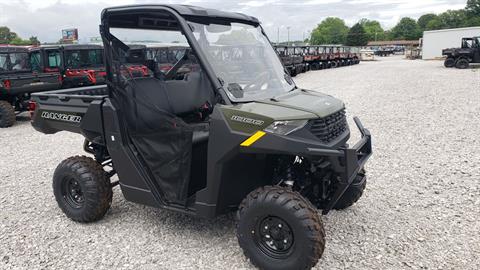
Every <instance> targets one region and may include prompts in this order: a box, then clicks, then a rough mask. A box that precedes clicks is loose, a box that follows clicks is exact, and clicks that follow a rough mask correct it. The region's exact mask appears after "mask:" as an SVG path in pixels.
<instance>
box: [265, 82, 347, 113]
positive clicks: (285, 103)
mask: <svg viewBox="0 0 480 270" xmlns="http://www.w3.org/2000/svg"><path fill="white" fill-rule="evenodd" d="M257 102H258V103H261V104H268V105H274V106H278V107H283V108H287V109H292V110H296V111H299V112H302V113H304V114H313V115H315V116H316V117H320V118H323V117H326V116H328V115H330V114H332V113H335V112H338V111H339V110H341V109H344V108H345V104H344V103H343V102H342V101H340V100H338V99H336V98H334V97H332V96H330V95H326V94H323V93H319V92H315V91H310V90H304V89H296V90H294V91H291V92H289V93H286V94H284V95H281V96H277V97H274V98H271V99H268V100H261V101H257ZM297 119H301V118H297ZM304 119H305V118H304ZM285 120H287V119H285Z"/></svg>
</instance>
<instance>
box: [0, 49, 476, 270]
mask: <svg viewBox="0 0 480 270" xmlns="http://www.w3.org/2000/svg"><path fill="white" fill-rule="evenodd" d="M296 81H297V83H298V85H299V86H301V87H304V88H310V89H314V90H319V91H322V92H325V93H328V94H331V95H334V96H336V97H338V98H340V99H343V100H344V101H345V103H346V106H347V111H348V113H349V117H351V116H353V115H357V116H359V117H360V118H361V119H362V121H363V123H364V125H365V126H366V127H368V128H369V129H370V130H371V132H372V134H373V136H374V151H375V153H374V156H373V157H372V159H371V160H370V162H369V163H368V165H367V171H368V175H369V183H368V186H367V191H366V193H365V195H364V197H363V198H362V199H361V200H360V201H359V202H358V204H356V205H355V206H353V207H352V208H350V209H348V210H346V211H341V212H338V211H333V212H332V213H331V214H329V215H328V216H325V217H323V221H324V223H325V227H326V231H327V247H326V251H325V253H324V256H323V258H322V259H321V260H320V262H319V264H318V265H317V268H318V269H480V165H479V164H480V154H479V153H480V135H479V134H480V92H479V90H480V70H478V69H477V70H457V69H445V68H444V67H443V66H442V63H441V62H436V61H433V62H424V61H408V60H403V59H401V58H400V57H389V58H384V59H382V60H381V61H377V62H368V63H367V62H364V63H361V64H360V65H356V66H351V67H344V68H339V69H334V70H322V71H314V72H309V73H306V74H302V75H300V76H298V77H297V78H296ZM355 135H357V136H358V134H355ZM356 138H357V137H356V136H354V138H353V139H356ZM82 141H83V140H82V137H81V136H78V135H74V134H70V133H64V132H62V133H59V134H56V135H49V136H47V135H43V134H40V133H38V132H36V131H34V130H33V129H32V127H31V126H30V124H29V122H28V120H26V119H23V121H20V122H19V123H17V125H15V126H14V127H12V128H8V129H1V130H0V142H1V146H0V269H67V268H73V269H107V268H108V269H113V268H114V269H238V268H243V269H245V268H246V269H248V268H251V265H250V264H249V262H248V261H247V260H246V259H245V257H244V256H243V254H242V252H241V250H240V248H239V247H238V244H237V241H236V238H235V233H234V232H235V229H234V222H233V218H232V216H231V215H229V216H224V217H220V218H218V219H215V220H212V221H207V220H201V219H195V218H191V217H188V216H185V215H182V214H177V213H173V212H169V211H165V210H159V209H153V208H149V207H144V206H140V205H136V204H133V203H129V202H127V201H125V200H124V199H123V197H122V195H121V193H120V190H119V189H118V188H115V190H114V199H113V205H112V208H111V210H110V211H109V213H108V214H107V216H106V217H105V219H103V220H102V221H100V222H97V223H94V224H88V225H84V224H77V223H74V222H72V221H70V220H69V219H67V218H66V217H65V216H64V215H63V213H62V212H61V211H60V210H59V209H58V207H57V206H56V202H55V200H54V197H53V194H52V188H51V177H52V174H53V170H54V169H55V167H56V166H57V164H58V163H59V162H60V161H61V160H63V159H64V158H67V157H69V156H72V155H77V154H82V153H83V151H82Z"/></svg>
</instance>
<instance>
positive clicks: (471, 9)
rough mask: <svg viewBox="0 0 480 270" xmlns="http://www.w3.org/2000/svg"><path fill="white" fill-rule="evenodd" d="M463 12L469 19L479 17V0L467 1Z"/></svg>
mask: <svg viewBox="0 0 480 270" xmlns="http://www.w3.org/2000/svg"><path fill="white" fill-rule="evenodd" d="M465 10H466V11H467V13H468V15H469V16H470V17H473V16H477V17H480V0H468V1H467V6H466V7H465Z"/></svg>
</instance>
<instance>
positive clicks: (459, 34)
mask: <svg viewBox="0 0 480 270" xmlns="http://www.w3.org/2000/svg"><path fill="white" fill-rule="evenodd" d="M476 36H480V27H467V28H454V29H443V30H434V31H425V32H423V46H422V54H423V56H422V59H424V60H431V59H439V58H441V57H442V50H443V49H446V48H455V47H461V45H462V38H464V37H476Z"/></svg>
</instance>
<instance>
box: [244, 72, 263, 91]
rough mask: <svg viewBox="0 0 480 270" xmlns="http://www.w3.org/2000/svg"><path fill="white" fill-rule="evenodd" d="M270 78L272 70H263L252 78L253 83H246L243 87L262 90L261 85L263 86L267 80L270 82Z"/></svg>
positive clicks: (246, 89) (245, 89)
mask: <svg viewBox="0 0 480 270" xmlns="http://www.w3.org/2000/svg"><path fill="white" fill-rule="evenodd" d="M269 79H270V72H268V71H262V72H260V73H258V75H257V76H255V78H254V79H253V80H252V82H251V83H249V84H247V85H245V87H243V90H244V91H248V90H249V89H250V88H253V89H256V90H257V89H258V90H260V87H262V86H263V85H264V84H265V83H266V82H268V81H269Z"/></svg>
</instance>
